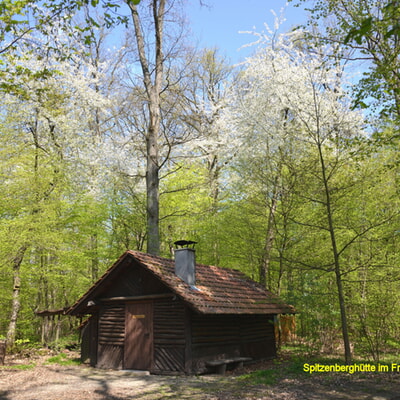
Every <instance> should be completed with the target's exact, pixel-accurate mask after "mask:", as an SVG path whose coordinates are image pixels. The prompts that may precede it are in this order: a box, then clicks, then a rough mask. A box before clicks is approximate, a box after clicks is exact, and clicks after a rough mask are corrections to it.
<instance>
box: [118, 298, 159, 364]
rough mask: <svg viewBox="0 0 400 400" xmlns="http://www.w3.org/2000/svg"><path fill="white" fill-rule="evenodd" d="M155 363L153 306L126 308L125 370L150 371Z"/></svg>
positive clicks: (128, 305)
mask: <svg viewBox="0 0 400 400" xmlns="http://www.w3.org/2000/svg"><path fill="white" fill-rule="evenodd" d="M152 362H153V304H152V303H134V304H127V305H126V308H125V349H124V368H125V369H138V370H150V369H151V367H152Z"/></svg>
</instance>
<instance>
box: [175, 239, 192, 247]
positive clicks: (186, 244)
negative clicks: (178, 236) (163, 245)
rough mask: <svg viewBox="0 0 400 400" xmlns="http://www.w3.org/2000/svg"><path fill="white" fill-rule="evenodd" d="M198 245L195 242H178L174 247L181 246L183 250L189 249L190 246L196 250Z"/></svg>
mask: <svg viewBox="0 0 400 400" xmlns="http://www.w3.org/2000/svg"><path fill="white" fill-rule="evenodd" d="M196 243H197V242H194V241H193V240H177V241H176V242H174V245H176V246H181V247H182V248H183V247H189V246H192V248H194V245H195V244H196Z"/></svg>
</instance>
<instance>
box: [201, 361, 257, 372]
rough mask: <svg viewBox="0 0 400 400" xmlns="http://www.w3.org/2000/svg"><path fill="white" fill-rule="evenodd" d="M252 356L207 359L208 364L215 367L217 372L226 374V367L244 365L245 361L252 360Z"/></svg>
mask: <svg viewBox="0 0 400 400" xmlns="http://www.w3.org/2000/svg"><path fill="white" fill-rule="evenodd" d="M251 360H252V359H251V358H250V357H234V358H228V359H221V360H213V361H207V362H206V366H207V367H211V368H215V371H216V373H217V374H220V375H224V374H225V372H226V367H227V366H228V365H231V366H232V367H233V368H240V367H243V363H244V362H245V361H251Z"/></svg>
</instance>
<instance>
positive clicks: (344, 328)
mask: <svg viewBox="0 0 400 400" xmlns="http://www.w3.org/2000/svg"><path fill="white" fill-rule="evenodd" d="M318 153H319V160H320V165H321V173H322V179H323V184H324V192H325V207H326V216H327V220H328V228H329V235H330V239H331V249H332V255H333V260H334V271H335V278H336V287H337V291H338V300H339V308H340V319H341V326H342V336H343V344H344V356H345V361H346V364H350V363H351V359H352V355H351V348H350V338H349V330H348V324H347V311H346V301H345V298H344V290H343V281H342V272H341V266H340V259H339V252H338V249H337V244H336V233H335V228H334V224H333V212H332V203H331V195H330V188H329V183H328V176H327V173H326V172H327V171H326V166H325V160H324V156H323V153H322V145H321V143H318Z"/></svg>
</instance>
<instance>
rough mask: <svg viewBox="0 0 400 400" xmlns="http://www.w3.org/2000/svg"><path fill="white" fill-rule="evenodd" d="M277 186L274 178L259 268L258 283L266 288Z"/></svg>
mask: <svg viewBox="0 0 400 400" xmlns="http://www.w3.org/2000/svg"><path fill="white" fill-rule="evenodd" d="M277 185H278V177H275V179H274V187H273V192H272V198H271V205H270V207H269V213H268V223H267V231H266V234H265V245H264V252H263V255H262V259H261V263H260V267H259V281H260V283H261V285H263V286H264V287H266V286H267V277H268V274H269V268H270V263H271V250H272V245H273V243H274V238H275V226H274V224H275V213H276V207H277V205H278V187H277Z"/></svg>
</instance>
